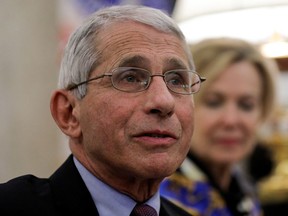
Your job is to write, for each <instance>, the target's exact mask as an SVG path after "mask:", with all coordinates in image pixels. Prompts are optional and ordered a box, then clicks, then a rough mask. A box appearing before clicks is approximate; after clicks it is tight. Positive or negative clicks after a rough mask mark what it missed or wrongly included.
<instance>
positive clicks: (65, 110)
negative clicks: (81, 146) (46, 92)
mask: <svg viewBox="0 0 288 216" xmlns="http://www.w3.org/2000/svg"><path fill="white" fill-rule="evenodd" d="M78 105H79V104H78V99H77V98H76V97H75V96H74V95H73V94H72V93H71V92H69V91H66V90H57V91H55V92H54V93H53V95H52V97H51V101H50V111H51V114H52V116H53V118H54V120H55V122H56V123H57V125H58V127H59V128H60V129H61V131H62V132H63V133H65V134H66V135H67V136H69V137H71V138H79V137H80V136H81V127H80V124H79V115H78V114H79V106H78Z"/></svg>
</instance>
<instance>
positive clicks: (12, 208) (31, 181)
mask: <svg viewBox="0 0 288 216" xmlns="http://www.w3.org/2000/svg"><path fill="white" fill-rule="evenodd" d="M51 200H52V199H51V189H50V184H49V180H48V179H40V178H37V177H35V176H33V175H25V176H20V177H17V178H14V179H12V180H10V181H8V182H6V183H2V184H0V212H3V211H4V212H6V211H7V212H10V214H9V215H12V214H11V213H12V212H13V213H17V212H23V211H24V212H27V210H29V211H31V213H32V212H33V211H36V209H46V210H47V208H45V205H47V204H48V203H51ZM4 215H6V214H4ZM7 215H8V214H7Z"/></svg>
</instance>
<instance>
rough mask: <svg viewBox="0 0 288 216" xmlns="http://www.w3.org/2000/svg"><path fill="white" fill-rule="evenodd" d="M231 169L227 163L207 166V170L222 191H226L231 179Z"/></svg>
mask: <svg viewBox="0 0 288 216" xmlns="http://www.w3.org/2000/svg"><path fill="white" fill-rule="evenodd" d="M231 169H232V167H231V166H227V165H219V166H216V165H213V166H209V171H210V173H211V175H212V177H213V179H214V180H215V182H216V183H217V184H218V185H219V187H220V188H221V189H222V190H223V191H227V190H228V188H229V185H230V181H231Z"/></svg>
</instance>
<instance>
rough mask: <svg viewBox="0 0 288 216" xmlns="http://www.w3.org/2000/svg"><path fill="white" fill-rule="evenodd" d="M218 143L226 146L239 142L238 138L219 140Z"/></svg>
mask: <svg viewBox="0 0 288 216" xmlns="http://www.w3.org/2000/svg"><path fill="white" fill-rule="evenodd" d="M216 143H218V144H220V145H224V146H235V145H238V144H239V141H237V140H218V141H217V142H216Z"/></svg>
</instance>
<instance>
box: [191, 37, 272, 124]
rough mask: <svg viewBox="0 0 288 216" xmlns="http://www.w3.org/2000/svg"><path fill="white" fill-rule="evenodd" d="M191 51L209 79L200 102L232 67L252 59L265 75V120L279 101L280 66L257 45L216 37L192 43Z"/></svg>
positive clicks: (196, 63)
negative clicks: (276, 81) (276, 88)
mask: <svg viewBox="0 0 288 216" xmlns="http://www.w3.org/2000/svg"><path fill="white" fill-rule="evenodd" d="M191 51H192V55H193V59H194V64H195V67H196V70H197V72H198V73H199V74H200V75H201V76H204V77H206V78H207V80H206V81H205V82H204V83H203V84H202V86H201V91H200V92H198V93H197V94H195V100H196V102H197V100H198V101H199V99H201V98H202V97H203V94H205V89H207V87H209V86H210V84H211V83H212V82H213V81H214V80H215V79H216V78H217V77H218V76H219V74H221V73H222V72H223V71H224V70H225V69H226V68H227V67H228V66H230V65H231V64H233V63H236V62H239V61H249V62H250V63H252V64H253V65H254V66H255V67H256V68H257V70H258V71H259V74H260V76H261V78H262V88H263V89H262V105H263V106H262V116H261V117H262V120H263V121H264V120H266V119H267V118H268V117H269V116H270V114H271V112H272V110H273V108H274V103H275V81H274V79H275V75H276V71H277V67H276V64H275V63H274V62H272V60H271V61H270V60H268V59H266V58H264V57H263V56H262V55H261V53H260V52H259V51H258V49H257V48H256V47H255V46H253V45H252V44H250V43H248V42H246V41H243V40H240V39H235V38H214V39H206V40H203V41H201V42H199V43H197V44H192V45H191Z"/></svg>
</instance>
